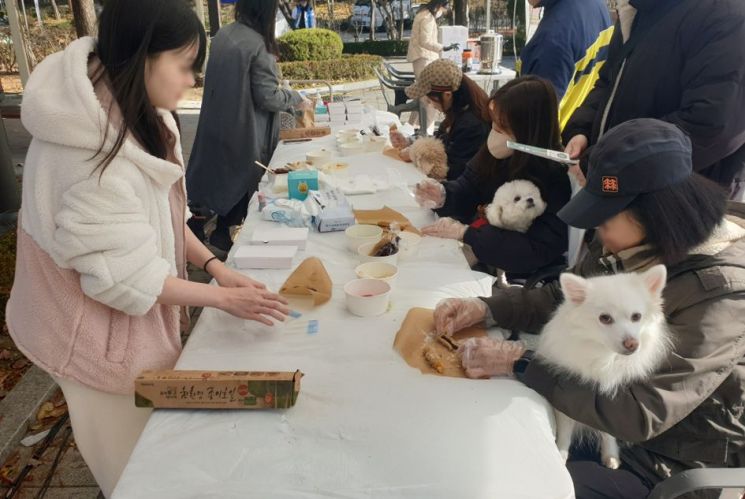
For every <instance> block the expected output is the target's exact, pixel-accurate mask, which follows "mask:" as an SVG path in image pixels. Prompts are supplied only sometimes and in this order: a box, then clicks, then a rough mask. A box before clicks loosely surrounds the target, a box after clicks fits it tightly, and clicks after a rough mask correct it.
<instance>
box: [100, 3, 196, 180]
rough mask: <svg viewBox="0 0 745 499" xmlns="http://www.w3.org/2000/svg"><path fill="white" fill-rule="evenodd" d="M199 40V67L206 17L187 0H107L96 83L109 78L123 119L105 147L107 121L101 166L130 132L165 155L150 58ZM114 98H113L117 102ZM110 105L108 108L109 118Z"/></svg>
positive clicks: (154, 152) (103, 167) (148, 148)
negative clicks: (149, 84) (148, 73)
mask: <svg viewBox="0 0 745 499" xmlns="http://www.w3.org/2000/svg"><path fill="white" fill-rule="evenodd" d="M194 44H199V48H198V55H197V58H196V60H195V61H194V71H195V72H196V71H199V70H201V67H202V64H203V63H204V57H205V52H206V45H207V37H206V35H205V32H204V27H203V26H202V23H201V22H200V21H199V18H197V16H196V14H194V12H193V11H192V10H191V8H189V6H188V5H187V3H186V2H184V1H183V0H108V1H107V2H106V4H105V5H104V9H103V12H101V17H100V19H99V28H98V42H97V47H96V55H97V56H98V57H99V59H100V60H101V63H102V66H103V69H102V71H99V72H98V74H96V75H94V77H93V84H94V85H95V84H96V83H97V82H99V81H100V80H101V78H104V77H105V76H106V77H108V78H109V80H110V82H111V90H112V94H113V97H114V101H115V102H116V104H117V105H118V106H119V109H120V111H121V114H122V123H121V126H120V128H119V132H118V135H117V137H116V140H115V141H114V145H113V146H112V148H111V149H110V150H108V151H106V152H105V154H104V149H105V148H106V143H107V141H108V134H109V126H108V124H107V126H106V128H105V131H104V137H103V141H102V142H101V146H100V147H99V149H98V151H97V152H96V155H95V156H94V157H99V156H100V155H101V154H103V157H102V158H101V160H100V161H99V163H98V165H97V166H96V169H98V168H100V169H101V174H103V172H104V170H106V168H107V167H108V166H109V164H111V162H112V161H113V159H114V157H116V155H117V154H118V153H119V151H120V150H121V148H122V146H123V145H124V141H125V140H126V139H127V137H128V136H129V135H130V134H131V135H132V136H133V137H134V138H135V139H136V140H137V141H138V142H139V143H140V144H141V145H142V147H144V148H145V150H146V151H147V152H148V153H150V154H152V155H153V156H156V157H158V158H161V159H165V158H166V157H167V154H168V146H167V145H166V141H165V138H164V137H163V134H162V133H161V126H160V121H159V120H160V119H159V117H158V113H157V111H156V110H155V107H154V106H153V105H152V103H151V102H150V98H149V97H148V95H147V89H146V88H145V63H146V62H147V59H148V58H149V57H153V56H156V55H157V54H160V53H162V52H166V51H169V50H177V49H181V48H184V49H185V48H189V47H192V46H193V45H194ZM113 105H114V102H112V106H113ZM110 121H111V108H109V123H110Z"/></svg>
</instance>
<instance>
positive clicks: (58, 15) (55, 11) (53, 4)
mask: <svg viewBox="0 0 745 499" xmlns="http://www.w3.org/2000/svg"><path fill="white" fill-rule="evenodd" d="M51 1H52V9H53V10H54V18H55V19H56V20H58V21H59V20H60V19H62V16H60V13H59V7H57V2H56V1H55V0H51Z"/></svg>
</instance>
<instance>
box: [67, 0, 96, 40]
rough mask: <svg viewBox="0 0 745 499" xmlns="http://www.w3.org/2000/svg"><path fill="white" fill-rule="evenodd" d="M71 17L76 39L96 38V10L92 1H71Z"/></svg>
mask: <svg viewBox="0 0 745 499" xmlns="http://www.w3.org/2000/svg"><path fill="white" fill-rule="evenodd" d="M71 3H72V16H73V19H74V20H75V32H76V33H77V35H78V38H80V37H83V36H96V32H97V29H96V9H95V7H94V5H93V0H72V2H71Z"/></svg>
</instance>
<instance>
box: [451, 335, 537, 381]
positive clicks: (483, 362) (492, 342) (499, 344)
mask: <svg viewBox="0 0 745 499" xmlns="http://www.w3.org/2000/svg"><path fill="white" fill-rule="evenodd" d="M523 353H525V345H523V344H522V342H519V341H507V340H496V339H493V338H488V337H480V338H468V339H467V340H466V341H465V342H464V343H463V344H462V345H461V346H460V348H458V354H459V355H460V357H461V362H462V364H463V369H464V370H465V371H466V376H468V377H469V378H489V377H492V376H511V375H512V374H513V365H514V363H515V361H516V360H518V359H519V358H520V357H521V356H522V354H523Z"/></svg>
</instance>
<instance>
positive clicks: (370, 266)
mask: <svg viewBox="0 0 745 499" xmlns="http://www.w3.org/2000/svg"><path fill="white" fill-rule="evenodd" d="M354 273H355V274H357V277H359V278H360V279H377V280H379V281H383V282H387V283H388V284H390V286H391V288H393V286H394V284H396V278H398V267H396V266H395V265H393V264H392V263H382V262H367V263H363V264H361V265H358V266H357V268H356V269H354Z"/></svg>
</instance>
